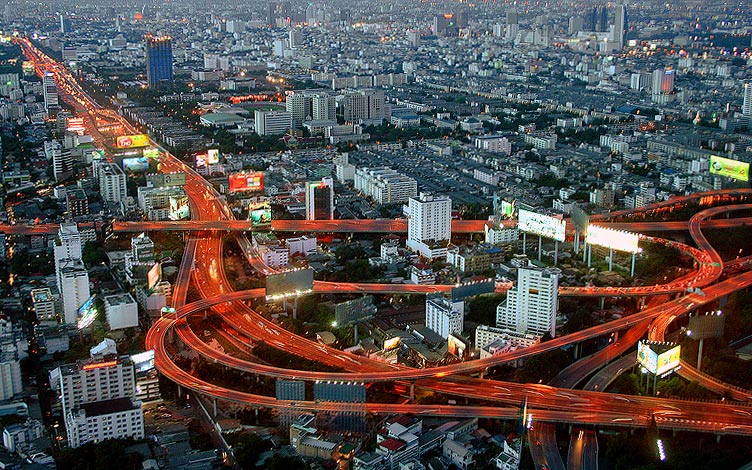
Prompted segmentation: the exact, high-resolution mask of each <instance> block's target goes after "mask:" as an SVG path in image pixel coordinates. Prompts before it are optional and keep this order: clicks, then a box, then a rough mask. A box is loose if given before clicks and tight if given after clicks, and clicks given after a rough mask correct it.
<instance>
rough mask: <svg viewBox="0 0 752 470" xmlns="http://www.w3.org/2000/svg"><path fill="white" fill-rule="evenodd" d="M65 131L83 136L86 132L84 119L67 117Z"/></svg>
mask: <svg viewBox="0 0 752 470" xmlns="http://www.w3.org/2000/svg"><path fill="white" fill-rule="evenodd" d="M67 130H68V131H69V132H73V133H76V134H78V135H84V132H86V124H85V123H84V118H82V117H69V118H68V122H67Z"/></svg>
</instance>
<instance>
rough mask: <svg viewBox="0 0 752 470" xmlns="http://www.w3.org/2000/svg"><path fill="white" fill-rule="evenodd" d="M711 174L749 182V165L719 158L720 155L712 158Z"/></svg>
mask: <svg viewBox="0 0 752 470" xmlns="http://www.w3.org/2000/svg"><path fill="white" fill-rule="evenodd" d="M710 172H711V173H713V174H714V175H718V176H725V177H727V178H732V179H735V180H739V181H749V163H747V162H740V161H738V160H731V159H730V158H723V157H719V156H718V155H711V156H710Z"/></svg>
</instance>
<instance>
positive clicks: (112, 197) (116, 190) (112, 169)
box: [97, 162, 128, 203]
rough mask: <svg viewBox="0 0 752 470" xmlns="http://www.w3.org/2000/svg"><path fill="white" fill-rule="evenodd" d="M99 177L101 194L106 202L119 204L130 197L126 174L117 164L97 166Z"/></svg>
mask: <svg viewBox="0 0 752 470" xmlns="http://www.w3.org/2000/svg"><path fill="white" fill-rule="evenodd" d="M97 177H98V178H99V192H100V194H101V195H102V199H104V200H105V201H107V202H116V203H119V202H121V201H123V200H125V198H126V197H128V188H127V186H126V182H127V181H126V176H125V173H124V172H123V170H122V169H121V168H120V166H119V165H117V164H116V163H110V162H107V163H105V164H100V165H97Z"/></svg>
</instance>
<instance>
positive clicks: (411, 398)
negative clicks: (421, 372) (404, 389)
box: [410, 382, 415, 400]
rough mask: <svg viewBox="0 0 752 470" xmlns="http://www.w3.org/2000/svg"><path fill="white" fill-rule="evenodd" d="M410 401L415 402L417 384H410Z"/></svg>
mask: <svg viewBox="0 0 752 470" xmlns="http://www.w3.org/2000/svg"><path fill="white" fill-rule="evenodd" d="M410 400H415V382H410Z"/></svg>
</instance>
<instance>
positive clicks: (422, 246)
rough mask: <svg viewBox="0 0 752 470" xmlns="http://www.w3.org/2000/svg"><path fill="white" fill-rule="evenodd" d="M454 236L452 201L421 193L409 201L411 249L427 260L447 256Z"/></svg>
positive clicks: (409, 238) (408, 241)
mask: <svg viewBox="0 0 752 470" xmlns="http://www.w3.org/2000/svg"><path fill="white" fill-rule="evenodd" d="M451 236H452V200H451V199H449V198H448V197H446V196H433V195H431V194H428V193H421V194H420V195H419V196H418V197H412V198H410V200H409V202H408V219H407V247H408V248H410V249H412V250H414V251H417V252H419V253H420V254H421V255H423V256H425V257H426V258H431V259H432V258H443V257H446V253H447V245H448V244H449V240H450V239H451Z"/></svg>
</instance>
